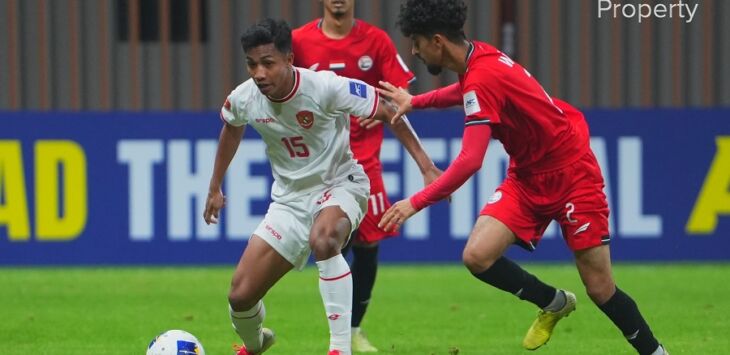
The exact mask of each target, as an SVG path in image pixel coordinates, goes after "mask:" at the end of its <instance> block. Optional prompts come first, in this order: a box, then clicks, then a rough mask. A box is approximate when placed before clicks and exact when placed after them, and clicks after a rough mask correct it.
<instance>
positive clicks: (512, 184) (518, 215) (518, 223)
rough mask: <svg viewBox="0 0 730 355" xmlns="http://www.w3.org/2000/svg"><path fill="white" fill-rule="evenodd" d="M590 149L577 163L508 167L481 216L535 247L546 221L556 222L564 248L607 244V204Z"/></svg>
mask: <svg viewBox="0 0 730 355" xmlns="http://www.w3.org/2000/svg"><path fill="white" fill-rule="evenodd" d="M603 187H604V181H603V176H602V175H601V168H600V167H599V165H598V162H597V161H596V157H595V156H594V155H593V152H590V151H589V152H588V153H587V154H585V155H584V156H583V157H581V158H580V159H578V160H577V161H576V162H575V163H573V164H571V165H569V166H567V167H564V168H560V169H558V170H554V171H549V172H545V173H539V174H523V173H516V172H514V171H509V172H508V173H507V178H506V179H505V180H504V182H502V185H500V186H499V187H498V188H497V191H496V192H495V193H494V195H492V197H491V198H490V199H489V201H488V202H487V204H486V205H485V206H484V208H483V209H482V211H481V212H480V213H479V214H480V215H488V216H492V217H494V218H496V219H498V220H499V221H500V222H502V223H504V224H505V225H506V226H507V227H508V228H509V229H510V230H511V231H512V232H513V233H514V234H515V235H516V236H517V239H518V243H519V244H520V246H522V247H524V248H526V249H528V250H534V249H535V248H536V247H537V243H538V242H539V241H540V239H541V238H542V234H543V233H544V232H545V229H546V228H547V226H548V224H550V221H552V220H556V221H558V222H559V223H560V227H561V229H562V232H563V238H564V239H565V241H566V243H567V244H568V247H569V248H570V249H571V250H573V251H577V250H583V249H588V248H592V247H595V246H599V245H603V244H608V243H609V240H610V236H609V232H608V202H607V201H606V195H605V194H604V193H603Z"/></svg>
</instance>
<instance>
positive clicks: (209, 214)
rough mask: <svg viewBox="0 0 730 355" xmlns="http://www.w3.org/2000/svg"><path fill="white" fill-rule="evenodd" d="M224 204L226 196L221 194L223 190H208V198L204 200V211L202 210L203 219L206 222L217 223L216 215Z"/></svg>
mask: <svg viewBox="0 0 730 355" xmlns="http://www.w3.org/2000/svg"><path fill="white" fill-rule="evenodd" d="M225 205H226V197H225V196H223V191H221V190H220V189H218V190H216V191H209V192H208V198H207V199H206V200H205V212H203V219H205V223H206V224H211V223H213V224H218V215H219V213H220V211H221V209H222V208H223V206H225Z"/></svg>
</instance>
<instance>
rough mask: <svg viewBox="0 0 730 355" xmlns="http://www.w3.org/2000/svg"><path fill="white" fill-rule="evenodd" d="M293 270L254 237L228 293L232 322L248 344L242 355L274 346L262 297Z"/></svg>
mask: <svg viewBox="0 0 730 355" xmlns="http://www.w3.org/2000/svg"><path fill="white" fill-rule="evenodd" d="M292 268H293V265H292V264H291V263H290V262H289V261H287V260H286V259H285V258H284V257H283V256H281V255H280V254H279V253H278V252H277V251H276V250H274V248H272V247H271V246H270V245H269V244H268V243H267V242H266V241H264V240H263V239H262V238H261V237H259V236H258V235H256V234H254V235H253V236H251V238H250V239H249V241H248V245H247V246H246V249H245V250H244V252H243V255H242V256H241V259H240V261H239V262H238V265H237V266H236V271H235V272H234V273H233V279H232V281H231V289H230V292H229V294H228V303H229V308H230V317H231V322H232V323H233V327H234V329H235V330H236V333H238V336H239V337H240V338H241V340H242V341H243V343H244V345H245V350H242V352H241V353H243V354H257V353H260V352H263V351H265V350H266V349H267V348H268V347H269V346H271V344H272V343H273V341H274V339H273V333H272V332H271V331H270V330H265V329H262V324H263V321H264V318H265V316H266V308H265V306H264V303H263V301H262V298H263V297H264V295H265V294H266V292H267V291H268V290H269V289H270V288H271V287H272V286H273V285H274V284H275V283H276V282H277V281H279V279H281V277H282V276H284V275H285V274H286V273H287V272H289V270H291V269H292ZM244 351H245V352H244Z"/></svg>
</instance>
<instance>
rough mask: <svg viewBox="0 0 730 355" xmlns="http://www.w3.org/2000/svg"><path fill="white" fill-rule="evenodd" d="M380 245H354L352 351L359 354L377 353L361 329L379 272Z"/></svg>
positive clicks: (363, 243)
mask: <svg viewBox="0 0 730 355" xmlns="http://www.w3.org/2000/svg"><path fill="white" fill-rule="evenodd" d="M378 249H379V243H378V242H374V243H365V242H361V241H357V240H355V241H354V242H353V244H352V264H351V266H350V268H351V269H352V321H351V325H352V349H353V350H354V351H358V352H377V351H378V349H377V348H376V347H375V346H373V345H372V344H370V341H369V340H368V338H367V337H366V336H365V333H364V332H363V331H362V329H361V328H360V324H361V323H362V320H363V318H364V317H365V312H366V311H367V308H368V305H370V298H371V297H372V293H373V288H374V287H375V277H376V275H377V272H378Z"/></svg>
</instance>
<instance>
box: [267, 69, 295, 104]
mask: <svg viewBox="0 0 730 355" xmlns="http://www.w3.org/2000/svg"><path fill="white" fill-rule="evenodd" d="M299 81H300V79H299V69H297V68H296V67H295V68H294V87H292V89H291V91H290V92H289V93H288V94H287V95H286V96H284V97H283V98H281V99H274V98H272V97H269V96H266V98H267V99H269V101H271V102H276V103H277V104H281V103H285V102H287V101H289V100H291V98H292V97H294V95H296V94H297V90H298V89H299Z"/></svg>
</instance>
